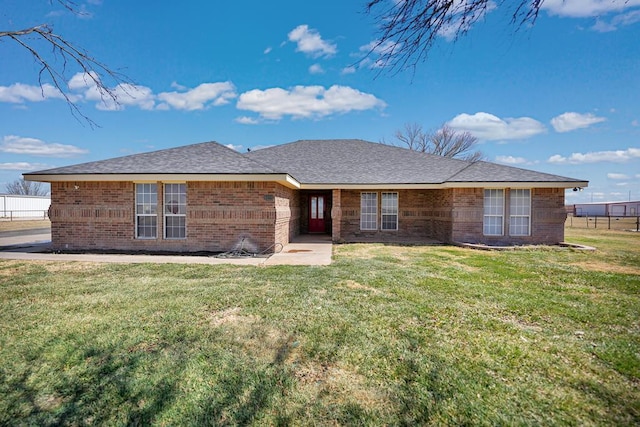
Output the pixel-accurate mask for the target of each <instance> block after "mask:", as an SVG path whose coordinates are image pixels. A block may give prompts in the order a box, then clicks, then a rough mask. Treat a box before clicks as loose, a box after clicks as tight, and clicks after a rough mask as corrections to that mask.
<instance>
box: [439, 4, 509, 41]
mask: <svg viewBox="0 0 640 427" xmlns="http://www.w3.org/2000/svg"><path fill="white" fill-rule="evenodd" d="M469 3H470V2H469V1H468V0H457V1H454V3H453V10H452V18H453V19H452V21H451V22H450V23H448V24H445V25H444V26H443V27H442V28H440V31H438V35H439V36H440V37H444V39H445V40H447V41H448V42H451V41H454V40H455V39H456V36H457V35H458V34H459V33H461V32H465V31H469V30H470V29H471V26H472V25H473V24H474V23H475V22H477V21H479V20H481V19H482V18H483V17H484V16H485V15H486V14H487V13H489V12H491V11H492V10H494V9H496V8H497V5H496V4H495V3H494V2H493V1H489V2H487V3H486V5H485V7H482V8H479V9H478V10H477V11H476V12H474V14H473V15H472V16H467V12H468V10H469V9H470V5H469Z"/></svg>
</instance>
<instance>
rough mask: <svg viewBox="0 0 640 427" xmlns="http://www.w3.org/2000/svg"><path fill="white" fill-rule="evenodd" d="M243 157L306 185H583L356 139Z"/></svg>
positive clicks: (274, 149) (305, 143) (296, 144)
mask: <svg viewBox="0 0 640 427" xmlns="http://www.w3.org/2000/svg"><path fill="white" fill-rule="evenodd" d="M245 156H247V157H249V158H252V159H254V160H257V161H259V162H261V163H264V164H267V165H269V166H271V167H272V168H273V169H275V170H276V171H277V172H286V173H289V174H290V175H291V176H293V177H294V178H295V179H297V180H298V181H299V182H302V183H305V184H442V183H447V182H448V183H463V182H469V183H472V182H584V181H583V180H578V179H573V178H567V177H562V176H558V175H551V174H546V173H542V172H536V171H531V170H527V169H520V168H515V167H511V166H505V165H499V164H495V163H489V162H475V163H472V162H468V161H464V160H458V159H451V158H447V157H441V156H436V155H433V154H426V153H420V152H415V151H410V150H408V149H405V148H400V147H393V146H389V145H385V144H377V143H373V142H367V141H362V140H356V139H336V140H315V141H314V140H307V141H296V142H292V143H289V144H283V145H277V146H274V147H269V148H264V149H262V150H256V151H252V152H250V153H247V154H245Z"/></svg>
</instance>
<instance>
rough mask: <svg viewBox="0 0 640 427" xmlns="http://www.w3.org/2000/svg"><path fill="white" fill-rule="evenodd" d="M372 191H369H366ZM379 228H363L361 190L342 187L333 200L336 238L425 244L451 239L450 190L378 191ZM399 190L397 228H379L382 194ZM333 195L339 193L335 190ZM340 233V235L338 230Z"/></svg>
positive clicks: (391, 189) (351, 240) (353, 240)
mask: <svg viewBox="0 0 640 427" xmlns="http://www.w3.org/2000/svg"><path fill="white" fill-rule="evenodd" d="M367 191H369V190H367ZM372 192H377V193H378V230H377V231H363V230H360V194H361V193H362V191H360V190H340V191H339V192H338V193H337V194H339V197H340V201H339V203H338V202H336V200H334V201H333V203H334V207H336V209H334V210H333V212H332V216H333V217H334V221H336V220H339V221H340V223H339V225H334V227H333V230H334V240H336V241H344V242H398V243H401V242H402V243H422V242H430V241H433V240H437V241H448V240H449V239H448V236H450V234H451V208H450V206H451V196H450V192H451V191H450V190H394V189H393V188H390V189H388V190H376V191H372ZM387 192H393V193H398V230H384V231H383V230H380V202H381V196H380V193H387ZM334 195H336V193H335V192H334ZM337 232H339V236H336V233H337Z"/></svg>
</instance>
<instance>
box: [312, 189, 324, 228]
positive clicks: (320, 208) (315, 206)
mask: <svg viewBox="0 0 640 427" xmlns="http://www.w3.org/2000/svg"><path fill="white" fill-rule="evenodd" d="M325 209H326V203H325V196H324V195H322V194H312V195H310V196H309V233H324V232H325V231H326V229H325V225H326V224H325V216H326V215H325Z"/></svg>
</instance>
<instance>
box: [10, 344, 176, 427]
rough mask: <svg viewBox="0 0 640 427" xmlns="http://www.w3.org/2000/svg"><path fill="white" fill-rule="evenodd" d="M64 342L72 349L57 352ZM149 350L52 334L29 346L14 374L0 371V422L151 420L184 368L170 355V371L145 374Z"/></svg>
mask: <svg viewBox="0 0 640 427" xmlns="http://www.w3.org/2000/svg"><path fill="white" fill-rule="evenodd" d="M66 346H68V348H71V349H72V350H68V351H66V352H65V351H64V350H63V351H62V352H63V353H64V354H63V355H62V354H60V353H58V351H60V350H61V347H66ZM73 349H75V350H73ZM155 352H156V350H153V351H149V350H148V349H146V350H136V349H128V350H124V352H123V349H122V348H121V347H108V348H105V347H99V346H97V345H87V344H86V343H78V342H74V341H73V340H72V339H66V340H61V339H60V338H53V339H51V340H50V341H49V342H47V343H46V344H44V345H43V346H42V347H41V348H40V349H37V350H35V349H31V351H30V357H29V359H30V360H29V361H28V364H25V365H26V367H25V369H24V370H23V371H22V372H21V373H20V374H19V375H15V376H12V375H3V378H2V382H3V383H4V384H5V386H6V387H7V390H10V393H8V394H9V396H6V397H5V398H6V399H8V401H9V407H10V408H12V410H11V413H10V414H5V415H4V416H2V417H0V424H4V423H5V422H7V423H8V424H9V425H10V424H13V423H17V424H25V425H96V424H113V423H117V424H120V423H122V424H126V425H148V424H151V423H153V422H154V420H155V419H156V417H157V415H158V414H160V413H162V411H163V409H165V408H166V407H168V406H170V405H171V404H172V403H173V402H174V399H175V396H176V383H175V378H179V375H176V372H179V371H181V370H182V369H184V366H183V363H182V361H179V359H172V360H176V362H177V363H175V364H174V365H173V366H171V369H165V370H164V371H160V372H155V375H153V376H152V377H150V376H149V373H148V372H146V371H145V369H148V366H149V364H150V362H149V359H150V358H151V359H152V358H154V357H156V356H157V354H154V353H155ZM141 371H142V372H141ZM141 378H143V380H142V381H141ZM5 417H7V418H5Z"/></svg>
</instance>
